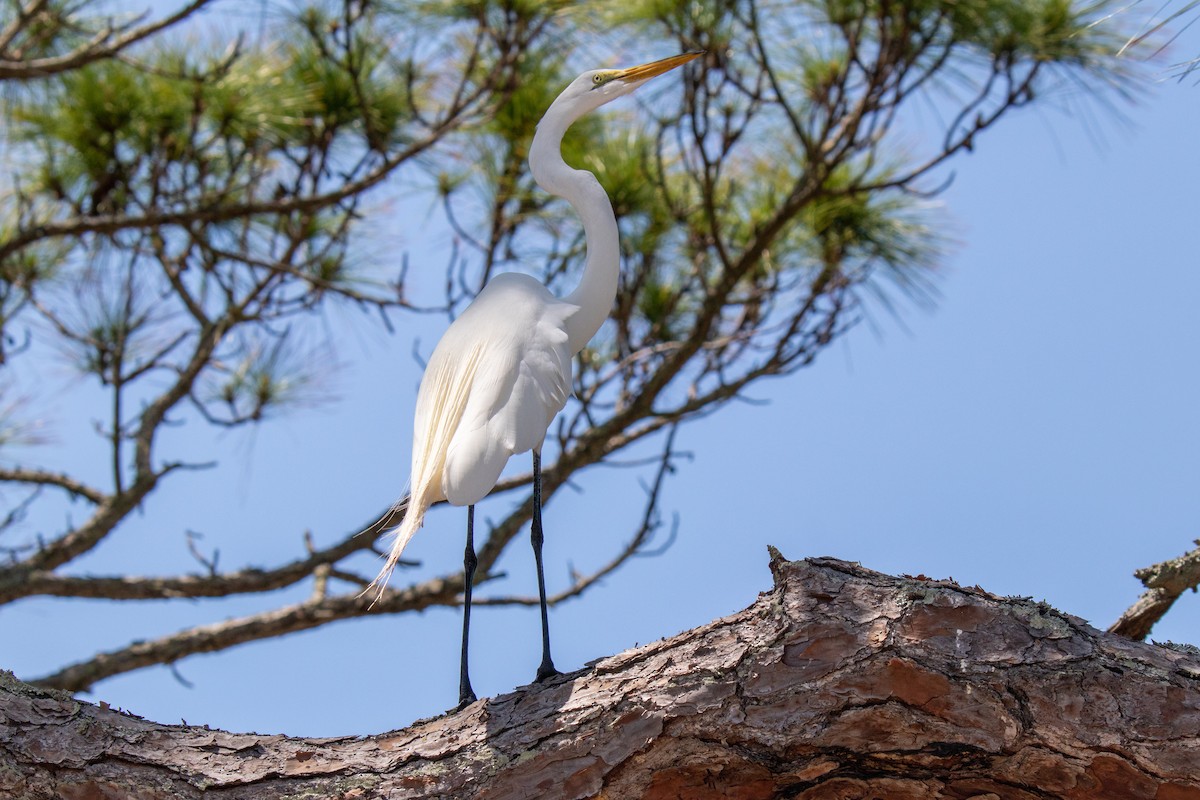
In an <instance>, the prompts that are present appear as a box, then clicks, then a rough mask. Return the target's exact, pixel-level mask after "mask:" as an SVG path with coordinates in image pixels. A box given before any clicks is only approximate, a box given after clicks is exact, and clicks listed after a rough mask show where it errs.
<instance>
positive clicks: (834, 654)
mask: <svg viewBox="0 0 1200 800" xmlns="http://www.w3.org/2000/svg"><path fill="white" fill-rule="evenodd" d="M771 566H772V571H773V572H774V575H775V587H774V588H773V589H772V590H771V591H769V592H766V593H764V594H763V595H761V596H760V598H759V600H758V601H757V602H756V603H754V604H753V605H752V606H750V607H749V608H747V609H746V610H744V611H742V612H739V613H737V614H734V615H732V616H729V617H726V618H724V619H719V620H716V621H715V622H712V623H710V624H708V625H705V626H702V627H700V628H697V629H695V630H692V631H688V632H686V633H683V634H680V635H678V636H675V637H673V638H671V639H667V640H663V641H660V642H657V643H655V644H651V645H648V646H645V647H641V648H638V649H635V650H631V651H628V652H626V653H622V654H620V655H617V656H614V657H612V658H607V659H603V660H601V661H599V662H596V663H595V664H593V665H591V666H590V667H588V668H586V669H583V670H580V671H578V672H575V673H572V674H569V675H564V676H561V677H560V678H557V679H555V680H553V681H551V682H549V683H547V684H545V685H540V686H531V687H525V688H522V689H520V690H518V691H516V692H513V693H511V694H508V695H504V696H501V697H497V698H492V699H489V700H483V701H480V702H477V703H475V704H473V705H471V706H469V707H468V708H467V709H466V710H464V711H463V712H462V713H459V714H454V715H447V716H443V717H440V718H437V719H433V720H426V721H422V722H419V723H417V724H415V725H413V726H411V727H409V728H407V729H403V730H398V731H393V732H390V733H386V734H380V735H377V736H371V737H366V738H359V737H343V738H337V739H289V738H286V737H283V736H260V735H257V734H232V733H225V732H223V731H216V730H209V729H207V728H202V727H195V726H180V725H161V724H158V723H153V722H148V721H145V720H142V719H139V718H137V717H133V716H129V715H125V714H122V713H119V712H117V711H114V710H112V709H109V708H105V707H96V706H93V705H90V704H87V703H82V702H79V701H76V700H73V699H72V698H70V697H69V696H66V695H60V694H56V693H51V692H45V691H42V690H38V689H34V688H32V687H29V686H25V685H23V684H19V683H17V682H15V681H13V680H11V679H7V680H4V681H3V682H2V685H0V792H2V793H5V794H7V795H11V796H16V797H22V798H51V797H64V796H70V797H76V796H78V797H84V796H88V797H90V796H97V797H98V796H101V795H103V796H104V797H106V798H114V799H115V798H125V797H138V798H146V797H167V796H170V797H182V798H189V797H200V796H201V794H202V793H206V794H209V795H211V796H215V797H221V798H251V797H253V798H274V797H283V796H297V795H300V794H304V795H305V796H310V795H311V796H321V797H337V798H358V799H359V800H367V799H368V798H382V797H393V798H400V797H403V798H434V797H438V798H468V797H469V798H492V799H495V798H528V797H555V798H599V797H611V798H616V797H620V798H677V797H687V798H692V799H694V800H705V799H706V798H751V799H752V798H772V797H781V796H784V797H798V798H834V797H837V798H850V797H855V798H868V797H887V798H893V799H895V800H904V798H928V797H947V798H950V797H953V798H971V797H974V798H980V797H983V798H997V800H1008V799H1009V798H1012V799H1013V800H1016V799H1018V798H1020V800H1031V798H1080V799H1082V798H1089V800H1091V799H1100V798H1147V799H1149V798H1159V799H1160V800H1163V799H1165V798H1176V799H1177V800H1182V799H1183V798H1200V771H1198V770H1197V764H1200V657H1198V656H1196V655H1194V654H1190V653H1185V652H1180V651H1176V650H1172V649H1170V648H1164V647H1158V646H1153V645H1147V644H1142V643H1136V642H1130V641H1129V640H1127V639H1124V638H1121V637H1115V636H1110V635H1106V634H1103V633H1100V632H1098V631H1096V630H1094V629H1092V628H1090V627H1088V626H1087V625H1086V624H1084V623H1083V622H1082V621H1081V620H1078V619H1076V618H1073V617H1070V616H1067V615H1064V614H1061V613H1059V612H1057V611H1054V610H1053V609H1051V608H1049V607H1048V606H1046V605H1045V604H1042V603H1033V602H1030V601H1028V600H1024V599H1013V598H1000V597H997V596H995V595H991V594H988V593H987V592H984V591H983V590H981V589H978V588H974V589H969V588H965V587H961V586H958V585H956V584H954V583H952V582H948V581H931V580H927V579H924V578H895V577H889V576H886V575H881V574H879V573H875V572H871V571H869V570H866V569H863V568H861V567H858V566H856V565H852V564H848V563H845V562H841V561H836V560H833V559H812V560H806V561H799V562H786V561H784V560H783V559H782V558H781V557H780V556H779V555H778V553H775V557H774V558H773V559H772V564H771Z"/></svg>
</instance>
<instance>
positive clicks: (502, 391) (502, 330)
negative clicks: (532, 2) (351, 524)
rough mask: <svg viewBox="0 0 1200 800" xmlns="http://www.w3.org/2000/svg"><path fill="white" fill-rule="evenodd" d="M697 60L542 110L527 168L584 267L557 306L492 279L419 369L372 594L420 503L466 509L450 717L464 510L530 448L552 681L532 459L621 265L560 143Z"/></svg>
mask: <svg viewBox="0 0 1200 800" xmlns="http://www.w3.org/2000/svg"><path fill="white" fill-rule="evenodd" d="M698 55H700V54H699V53H687V54H684V55H679V56H673V57H671V58H667V59H663V60H661V61H655V62H651V63H649V64H643V65H641V66H637V67H631V68H629V69H623V70H590V71H588V72H585V73H583V74H582V75H580V76H579V77H578V78H576V79H575V80H574V81H572V82H571V84H570V85H569V86H567V88H566V89H565V90H563V92H562V94H560V95H559V96H558V97H557V98H556V99H555V101H554V102H553V103H551V105H550V108H549V110H547V111H546V114H545V116H543V117H542V120H541V122H539V123H538V127H537V132H536V133H535V134H534V137H533V144H532V146H531V147H530V151H529V168H530V172H531V173H532V174H533V178H534V180H535V181H536V182H537V183H538V185H539V186H541V187H542V188H543V189H545V190H546V191H547V192H549V193H550V194H554V195H558V196H560V197H562V198H564V199H565V200H566V201H567V202H569V203H570V204H571V206H572V207H573V208H574V209H575V211H576V212H577V213H578V214H579V217H580V219H581V220H582V222H583V228H584V234H585V237H586V240H587V261H586V263H585V265H584V270H583V276H582V278H581V279H580V282H579V286H578V287H576V289H575V290H574V291H573V292H571V293H570V294H569V295H567V296H566V297H564V298H562V299H560V298H558V297H555V296H554V295H553V294H551V293H550V291H549V290H548V289H547V288H546V287H545V286H543V285H542V284H541V283H540V282H539V281H537V280H536V279H534V278H532V277H530V276H528V275H523V274H519V273H505V274H501V275H497V276H496V277H494V278H492V280H491V281H489V282H488V284H487V285H486V286H485V287H484V288H483V291H481V292H480V293H479V295H478V296H477V297H476V298H475V300H474V301H473V302H472V303H471V304H470V305H469V306H468V307H467V309H466V310H465V311H464V312H463V313H462V315H461V316H460V317H458V319H456V320H455V321H454V322H453V323H452V324H451V325H450V327H449V328H448V329H447V330H446V333H445V334H444V335H443V336H442V339H441V340H440V341H439V342H438V344H437V347H435V348H434V351H433V355H432V356H430V359H429V363H428V365H427V366H426V368H425V375H424V377H423V378H422V379H421V387H420V389H419V391H418V394H417V406H416V414H415V418H414V423H413V453H412V472H411V479H410V483H411V491H410V495H409V499H408V505H407V508H406V510H405V514H404V519H403V521H402V522H401V523H400V525H399V527H398V528H397V529H396V530H395V532H394V539H393V541H392V546H391V550H390V552H389V554H388V558H387V562H386V564H385V565H384V567H383V569H382V570H381V572H380V574H379V577H377V578H376V579H375V584H374V585H375V586H377V587H378V588H379V591H380V592H381V593H382V591H383V587H384V585H385V584H386V581H387V577H388V575H389V574H390V573H391V571H392V569H393V568H394V567H395V565H396V562H397V560H398V559H399V558H400V554H401V553H402V552H403V551H404V547H405V546H406V545H407V544H408V542H409V540H410V539H411V538H412V536H413V534H414V533H416V531H417V529H418V528H420V527H421V524H422V522H423V520H424V517H425V512H426V510H427V509H428V508H429V506H430V505H432V504H433V503H435V502H437V501H439V500H448V501H449V502H450V503H452V504H454V505H458V506H467V507H468V514H467V547H466V551H465V553H464V573H465V589H464V598H463V599H464V616H463V651H462V662H461V675H460V689H459V695H460V696H459V701H460V704H459V705H460V707H462V706H464V705H466V704H467V703H469V702H471V701H473V700H474V699H475V694H474V692H473V691H472V690H471V687H470V681H469V678H468V676H467V639H468V630H469V625H470V609H471V586H472V583H473V580H474V571H475V552H474V542H473V519H474V504H475V503H477V502H478V501H479V500H481V499H483V498H484V497H485V496H486V495H487V494H488V492H490V491H491V490H492V488H493V487H494V486H495V485H496V481H497V479H498V478H499V477H500V472H501V471H502V470H503V469H504V465H505V464H506V463H507V462H508V459H509V457H510V456H512V455H515V454H518V453H524V452H526V451H529V450H532V451H533V461H534V509H533V524H532V537H531V538H532V541H533V547H534V556H535V559H536V561H537V571H538V592H539V596H540V600H541V612H542V663H541V666H540V667H539V668H538V679H543V678H545V677H548V676H550V675H554V674H556V671H555V669H554V664H553V662H552V661H551V659H550V640H549V632H548V624H547V612H546V590H545V580H544V577H543V570H542V556H541V544H542V529H541V458H540V454H541V448H542V442H543V441H544V440H545V437H546V430H547V429H548V428H549V426H550V423H551V422H552V421H553V419H554V417H555V415H557V414H558V412H559V411H561V410H562V408H563V406H564V405H566V402H567V397H568V395H569V394H570V387H571V358H572V356H574V355H575V354H576V353H578V352H579V351H580V350H582V349H583V348H584V346H585V345H587V343H588V341H589V340H590V339H591V338H592V336H593V335H595V333H596V331H598V330H599V329H600V326H601V325H602V324H603V323H604V320H605V319H606V318H607V317H608V314H609V312H610V310H611V309H612V304H613V300H614V298H615V297H616V293H617V278H618V274H619V266H620V265H619V249H618V234H617V222H616V219H615V217H614V216H613V210H612V204H611V203H610V202H609V199H608V195H607V194H606V193H605V191H604V189H603V187H601V186H600V182H599V181H597V180H596V177H595V176H594V175H592V173H590V172H586V171H584V170H577V169H573V168H571V167H569V166H568V165H567V164H566V163H565V162H564V161H563V160H562V154H561V148H560V146H561V143H562V137H563V134H564V133H566V131H567V128H569V127H570V126H571V124H572V123H573V122H575V121H576V120H577V119H579V118H580V117H581V116H583V115H584V114H586V113H587V112H589V111H592V110H593V109H596V108H599V107H600V106H602V105H604V104H605V103H608V102H610V101H612V100H615V99H616V98H618V97H621V96H623V95H626V94H629V93H630V92H632V91H633V90H634V89H636V88H637V87H639V86H641V85H642V84H643V83H645V82H646V81H647V80H649V79H650V78H652V77H654V76H655V75H661V74H662V73H664V72H667V71H668V70H671V69H674V68H675V67H677V66H680V65H682V64H685V63H687V62H688V61H691V60H692V59H693V58H695V57H696V56H698Z"/></svg>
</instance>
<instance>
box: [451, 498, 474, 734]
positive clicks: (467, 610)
mask: <svg viewBox="0 0 1200 800" xmlns="http://www.w3.org/2000/svg"><path fill="white" fill-rule="evenodd" d="M478 564H479V562H478V560H476V558H475V506H467V548H466V550H465V551H464V552H463V636H462V660H461V661H460V662H459V666H458V705H457V706H456V707H455V709H454V710H455V711H462V710H463V709H464V708H466V707H467V706H469V705H471V703H474V702H475V700H476V697H475V690H474V689H472V688H471V676H470V675H469V674H468V672H467V642H468V640H469V639H470V638H471V589H472V587H473V586H474V584H475V567H476V566H477V565H478Z"/></svg>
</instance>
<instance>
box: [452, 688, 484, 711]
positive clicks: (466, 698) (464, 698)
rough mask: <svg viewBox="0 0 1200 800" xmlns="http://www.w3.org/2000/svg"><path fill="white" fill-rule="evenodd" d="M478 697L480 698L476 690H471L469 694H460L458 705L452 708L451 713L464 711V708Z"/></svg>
mask: <svg viewBox="0 0 1200 800" xmlns="http://www.w3.org/2000/svg"><path fill="white" fill-rule="evenodd" d="M478 699H479V698H478V697H476V696H475V693H474V692H470V693H469V694H463V695H459V698H458V705H456V706H455V707H454V708H452V709H450V713H451V714H457V713H458V712H460V711H462V710H463V709H464V708H466V707H467V706H469V705H471V703H474V702H475V701H476V700H478Z"/></svg>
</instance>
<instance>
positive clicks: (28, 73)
mask: <svg viewBox="0 0 1200 800" xmlns="http://www.w3.org/2000/svg"><path fill="white" fill-rule="evenodd" d="M213 1H214V0H193V2H191V3H188V4H187V5H186V6H184V7H183V8H181V9H179V10H178V11H176V12H175V13H174V14H171V15H170V16H167V17H163V18H162V19H160V20H157V21H155V22H151V23H148V24H146V25H142V26H141V27H131V26H126V27H125V28H120V27H112V26H111V25H110V26H106V27H104V28H102V29H101V30H99V31H97V32H96V34H95V35H94V36H92V38H91V39H90V40H88V41H87V42H85V43H83V44H82V45H80V46H78V47H76V48H75V49H74V50H72V51H70V52H68V53H64V54H62V55H59V56H49V57H46V58H33V59H29V60H19V59H18V60H13V59H9V58H0V81H2V80H30V79H32V78H45V77H49V76H51V75H57V74H59V73H62V72H67V71H69V70H73V69H78V68H80V67H83V66H86V65H87V64H90V63H92V62H93V61H99V60H100V59H104V58H111V57H113V56H115V55H117V54H118V53H120V52H121V51H122V50H124V49H126V48H128V47H129V46H131V45H133V44H136V43H138V42H140V41H143V40H145V39H147V38H149V37H151V36H153V35H154V34H156V33H158V32H159V31H161V30H163V29H165V28H169V27H170V26H172V25H174V24H175V23H177V22H179V21H181V20H183V19H186V18H187V17H189V16H191V15H192V14H193V13H195V12H196V11H198V10H199V9H201V8H203V7H204V6H206V5H208V4H209V3H211V2H213ZM19 21H20V20H18V22H19ZM12 25H17V22H14V23H12ZM118 34H119V35H118ZM13 35H15V31H13V29H12V26H10V27H9V28H8V29H6V30H5V31H4V38H5V39H8V40H11V38H12V36H13ZM114 36H115V37H116V38H113V37H114Z"/></svg>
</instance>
